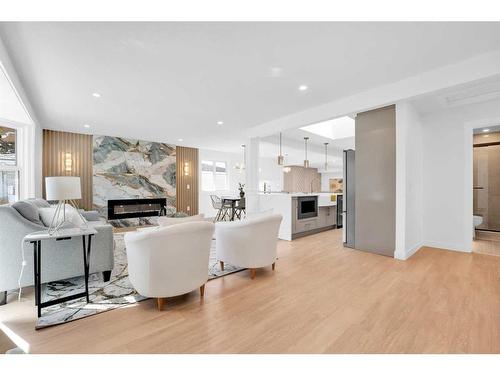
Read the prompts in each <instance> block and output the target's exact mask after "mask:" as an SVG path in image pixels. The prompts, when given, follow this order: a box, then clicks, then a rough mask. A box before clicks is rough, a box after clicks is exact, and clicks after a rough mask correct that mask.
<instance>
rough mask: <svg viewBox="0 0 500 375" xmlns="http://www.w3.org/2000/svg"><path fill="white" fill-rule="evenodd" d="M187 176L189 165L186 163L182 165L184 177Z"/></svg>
mask: <svg viewBox="0 0 500 375" xmlns="http://www.w3.org/2000/svg"><path fill="white" fill-rule="evenodd" d="M189 174H190V168H189V163H188V162H187V161H186V162H185V163H184V176H189Z"/></svg>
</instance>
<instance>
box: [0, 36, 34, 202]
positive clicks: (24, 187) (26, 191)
mask: <svg viewBox="0 0 500 375" xmlns="http://www.w3.org/2000/svg"><path fill="white" fill-rule="evenodd" d="M0 63H1V66H0V70H2V71H3V72H4V73H5V75H6V77H8V80H9V83H10V84H11V86H13V91H15V92H14V96H15V97H16V98H18V100H19V103H17V104H18V105H20V107H21V108H22V110H23V111H24V112H25V113H24V115H22V116H18V117H16V118H13V119H11V118H1V120H2V122H3V124H4V125H5V126H10V127H12V128H16V129H18V131H19V134H18V136H19V138H18V139H19V140H21V142H22V145H21V146H20V147H19V151H21V152H20V153H19V155H18V156H19V163H20V166H21V168H22V174H21V180H20V185H21V186H20V198H21V199H24V198H30V197H41V196H42V143H43V141H42V127H41V126H40V123H39V121H38V120H37V117H36V115H35V112H34V110H33V108H32V106H31V104H30V101H29V99H28V96H27V95H26V92H25V91H24V88H23V87H22V85H21V81H20V80H19V77H18V75H17V72H16V70H15V68H14V65H13V64H12V61H11V59H10V57H9V54H8V53H7V50H6V49H5V46H4V44H3V42H2V40H1V39H0ZM0 74H2V72H1V71H0ZM0 117H1V116H0Z"/></svg>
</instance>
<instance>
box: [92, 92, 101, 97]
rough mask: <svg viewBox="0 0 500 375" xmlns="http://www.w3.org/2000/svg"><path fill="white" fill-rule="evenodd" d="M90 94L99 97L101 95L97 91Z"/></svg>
mask: <svg viewBox="0 0 500 375" xmlns="http://www.w3.org/2000/svg"><path fill="white" fill-rule="evenodd" d="M92 96H93V97H94V98H100V97H101V94H99V93H98V92H94V93H92Z"/></svg>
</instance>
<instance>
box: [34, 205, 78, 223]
mask: <svg viewBox="0 0 500 375" xmlns="http://www.w3.org/2000/svg"><path fill="white" fill-rule="evenodd" d="M64 209H65V214H66V221H67V222H68V223H70V224H72V225H74V226H75V227H78V228H79V227H81V226H83V225H84V224H85V221H84V220H83V219H82V218H81V217H80V215H79V214H78V212H77V210H76V209H75V208H74V207H73V206H71V205H70V204H65V205H64ZM39 211H40V217H41V219H42V222H43V224H44V225H45V226H46V227H49V226H50V224H51V223H52V219H53V217H54V214H55V212H56V206H50V207H43V208H40V209H39ZM62 216H63V215H62V213H61V214H60V215H59V217H58V220H57V221H56V222H55V223H54V226H58V225H59V224H60V223H61V221H62V219H63V218H62Z"/></svg>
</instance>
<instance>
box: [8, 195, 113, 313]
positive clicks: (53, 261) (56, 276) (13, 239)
mask: <svg viewBox="0 0 500 375" xmlns="http://www.w3.org/2000/svg"><path fill="white" fill-rule="evenodd" d="M28 202H29V201H28ZM84 217H86V218H87V220H88V223H89V226H92V227H93V228H94V229H96V231H97V234H96V235H95V236H94V238H93V239H92V251H91V255H90V272H91V273H97V272H102V273H103V277H104V281H108V280H109V278H110V276H111V270H112V269H113V266H114V254H113V249H114V242H113V227H112V226H111V225H109V224H107V223H105V222H102V221H100V220H98V221H96V220H91V219H95V217H92V215H91V214H89V215H85V213H84ZM46 229H47V228H46V227H45V226H44V225H43V224H41V222H40V221H38V220H28V219H27V218H26V217H24V216H23V215H21V213H20V212H19V211H18V210H16V208H14V207H12V206H11V205H4V206H0V304H2V303H5V302H6V293H7V291H9V290H13V289H17V288H18V287H19V285H18V279H19V274H20V272H21V266H22V253H21V247H22V246H23V243H22V240H23V238H24V236H25V235H27V234H29V233H32V232H36V231H41V230H46ZM24 256H25V259H26V266H25V268H24V272H23V276H22V279H21V286H22V287H26V286H30V285H34V281H33V245H31V244H29V243H28V244H24ZM82 257H83V251H82V239H81V237H78V238H73V239H71V240H66V241H43V243H42V259H41V266H42V283H47V282H50V281H56V280H62V279H67V278H70V277H75V276H82V275H83V274H84V270H83V261H82Z"/></svg>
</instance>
